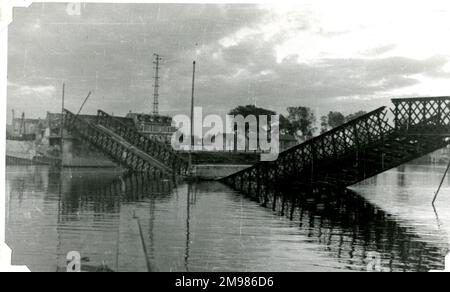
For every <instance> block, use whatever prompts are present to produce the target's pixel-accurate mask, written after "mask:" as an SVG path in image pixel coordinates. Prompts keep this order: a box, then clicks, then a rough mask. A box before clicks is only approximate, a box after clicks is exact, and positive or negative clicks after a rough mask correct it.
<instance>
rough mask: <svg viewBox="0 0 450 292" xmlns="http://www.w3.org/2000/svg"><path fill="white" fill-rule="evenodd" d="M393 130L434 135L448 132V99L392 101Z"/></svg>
mask: <svg viewBox="0 0 450 292" xmlns="http://www.w3.org/2000/svg"><path fill="white" fill-rule="evenodd" d="M392 103H393V104H394V109H393V110H392V113H393V114H394V123H395V129H396V130H398V131H403V132H405V131H406V132H411V133H421V134H423V135H426V134H436V133H439V132H447V133H448V132H450V97H446V96H442V97H420V98H397V99H392Z"/></svg>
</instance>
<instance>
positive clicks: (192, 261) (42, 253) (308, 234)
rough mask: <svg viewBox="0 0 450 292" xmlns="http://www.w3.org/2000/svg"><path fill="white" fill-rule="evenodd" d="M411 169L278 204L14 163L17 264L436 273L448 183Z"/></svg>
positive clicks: (10, 205) (428, 169) (12, 228)
mask: <svg viewBox="0 0 450 292" xmlns="http://www.w3.org/2000/svg"><path fill="white" fill-rule="evenodd" d="M444 170H445V168H444V167H443V166H417V165H406V166H402V167H400V168H398V169H395V170H391V171H389V172H386V173H384V174H381V175H379V176H377V177H375V178H372V179H369V180H367V181H365V182H363V183H361V184H359V185H356V186H353V187H352V188H351V191H349V192H346V193H345V194H331V195H330V194H325V193H320V194H315V195H313V197H304V196H300V195H298V196H288V195H284V196H281V195H280V194H278V195H277V196H274V197H273V198H272V200H271V202H270V204H267V205H265V206H262V204H261V203H259V202H258V201H257V200H255V199H254V198H248V197H246V196H243V195H241V194H238V193H236V192H234V191H233V190H231V189H230V188H228V187H226V186H224V185H222V184H221V183H218V182H202V183H192V184H187V183H183V182H179V183H175V182H173V181H171V180H165V179H160V178H151V177H140V176H131V177H129V176H122V173H121V172H119V171H117V170H113V169H63V170H62V171H60V170H57V169H52V168H49V167H46V166H13V167H12V166H8V167H7V169H6V172H7V175H6V200H7V210H6V213H7V219H6V221H7V230H6V233H7V234H6V238H7V244H8V245H9V246H10V247H11V248H12V249H13V264H15V265H27V266H28V267H29V268H30V269H31V270H32V271H65V270H66V265H67V259H66V255H67V253H68V252H70V251H77V252H79V253H80V255H81V256H82V269H83V270H87V271H130V270H142V271H147V270H150V271H191V272H195V271H220V272H226V271H242V272H245V271H367V269H368V267H369V268H370V269H371V270H377V271H428V270H430V269H443V268H444V256H445V255H446V254H447V252H448V248H449V242H450V240H449V234H450V179H449V178H446V179H445V181H444V185H443V189H442V191H441V194H440V197H439V199H438V202H437V204H436V206H437V208H436V210H434V209H433V208H432V206H431V200H432V198H433V195H434V192H435V191H436V188H437V186H438V185H439V182H440V180H441V178H442V175H443V172H444Z"/></svg>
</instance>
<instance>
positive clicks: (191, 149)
mask: <svg viewBox="0 0 450 292" xmlns="http://www.w3.org/2000/svg"><path fill="white" fill-rule="evenodd" d="M194 89H195V61H194V62H193V63H192V95H191V147H190V150H189V169H190V170H192V155H191V152H192V151H193V150H194V141H195V139H194V92H195V90H194Z"/></svg>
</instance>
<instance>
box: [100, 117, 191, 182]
mask: <svg viewBox="0 0 450 292" xmlns="http://www.w3.org/2000/svg"><path fill="white" fill-rule="evenodd" d="M97 123H98V124H99V125H102V126H104V127H105V128H107V129H110V130H112V131H113V132H114V133H116V134H117V135H119V136H120V137H121V138H123V139H125V140H126V141H127V142H129V143H130V144H132V145H133V146H135V147H137V148H139V149H141V150H142V151H144V152H145V153H147V154H148V155H150V156H152V157H154V158H155V159H158V160H160V161H161V162H163V163H164V164H165V165H167V166H169V167H170V168H172V169H174V171H175V172H176V173H179V174H184V173H186V171H187V170H188V162H187V161H186V160H185V159H184V158H183V157H181V156H179V155H178V154H177V153H176V152H175V151H174V150H173V149H172V148H171V147H170V146H168V145H166V144H164V143H162V142H159V141H156V140H153V139H150V138H148V137H147V136H144V135H142V134H141V133H139V132H138V131H137V130H136V129H135V128H133V127H130V126H129V125H127V124H125V123H124V122H122V121H120V120H118V119H116V118H114V117H112V116H110V115H109V114H107V113H105V112H104V111H102V110H99V111H98V114H97Z"/></svg>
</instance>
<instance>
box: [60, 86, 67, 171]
mask: <svg viewBox="0 0 450 292" xmlns="http://www.w3.org/2000/svg"><path fill="white" fill-rule="evenodd" d="M65 94H66V84H65V83H63V88H62V101H61V125H60V127H61V129H60V137H61V166H62V164H63V154H64V147H63V146H64V137H63V136H64V99H65Z"/></svg>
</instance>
